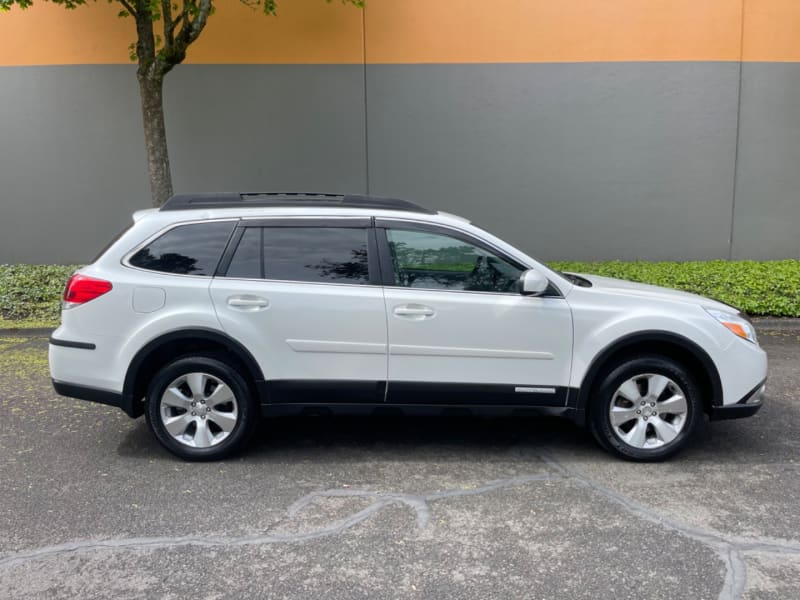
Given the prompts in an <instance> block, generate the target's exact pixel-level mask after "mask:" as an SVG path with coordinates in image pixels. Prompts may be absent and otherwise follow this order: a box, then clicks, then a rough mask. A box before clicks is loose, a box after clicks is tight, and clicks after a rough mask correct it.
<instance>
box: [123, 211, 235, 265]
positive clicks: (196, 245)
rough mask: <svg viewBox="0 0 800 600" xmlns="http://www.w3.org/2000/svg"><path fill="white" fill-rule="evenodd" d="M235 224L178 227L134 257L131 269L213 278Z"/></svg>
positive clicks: (201, 224) (227, 222)
mask: <svg viewBox="0 0 800 600" xmlns="http://www.w3.org/2000/svg"><path fill="white" fill-rule="evenodd" d="M235 225H236V222H235V221H226V222H214V223H193V224H191V225H179V226H178V227H175V228H173V229H170V230H169V231H167V232H166V233H165V234H164V235H162V236H161V237H159V238H158V239H156V240H154V241H152V242H150V243H149V244H148V245H147V246H145V247H144V248H142V249H141V250H139V251H138V252H137V253H136V254H134V255H133V256H132V257H131V258H130V260H128V262H129V263H130V265H131V266H133V267H139V268H140V269H149V270H151V271H161V272H162V273H175V274H178V275H213V274H214V271H215V270H216V268H217V263H218V262H219V259H220V257H221V256H222V252H223V251H224V250H225V245H226V244H227V243H228V238H230V236H231V232H232V231H233V228H234V226H235Z"/></svg>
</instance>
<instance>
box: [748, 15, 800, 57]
mask: <svg viewBox="0 0 800 600" xmlns="http://www.w3.org/2000/svg"><path fill="white" fill-rule="evenodd" d="M744 15H745V19H744V52H743V59H744V60H746V61H769V62H800V0H744Z"/></svg>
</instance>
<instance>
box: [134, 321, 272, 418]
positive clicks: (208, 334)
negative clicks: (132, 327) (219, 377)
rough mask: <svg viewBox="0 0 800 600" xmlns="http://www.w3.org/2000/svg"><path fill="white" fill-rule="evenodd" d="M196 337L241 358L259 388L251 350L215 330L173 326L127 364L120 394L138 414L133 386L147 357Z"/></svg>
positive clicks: (259, 375) (259, 376)
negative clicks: (219, 346) (171, 329)
mask: <svg viewBox="0 0 800 600" xmlns="http://www.w3.org/2000/svg"><path fill="white" fill-rule="evenodd" d="M198 339H199V340H203V341H210V342H215V343H218V344H220V345H222V346H224V347H225V348H226V349H227V350H229V351H230V352H232V353H233V354H234V355H236V357H237V358H238V359H239V360H241V361H242V363H243V364H244V366H245V367H246V368H247V370H248V374H249V375H250V377H251V378H252V380H253V383H254V384H255V386H256V388H257V389H260V387H261V385H262V382H263V381H264V374H263V372H262V370H261V367H260V366H259V365H258V362H257V361H256V359H255V358H254V357H253V355H252V354H251V353H250V351H249V350H248V349H247V348H245V347H244V345H243V344H241V343H240V342H238V341H237V340H235V339H234V338H232V337H231V336H229V335H227V334H225V333H222V332H220V331H216V330H214V329H207V328H204V327H192V328H183V329H175V330H173V331H169V332H167V333H163V334H161V335H159V336H158V337H156V338H153V339H152V340H150V341H149V342H147V343H146V344H145V345H144V346H142V347H141V348H140V349H139V350H138V351H137V352H136V354H135V355H134V357H133V360H131V362H130V364H129V365H128V370H127V371H126V373H125V383H124V384H123V387H122V396H123V398H124V399H125V400H126V401H129V402H130V404H131V406H132V407H133V410H134V412H136V413H137V414H136V416H140V415H141V414H143V409H142V407H141V406H140V404H141V403H140V402H136V399H135V398H134V386H135V385H136V380H137V379H138V376H139V372H140V370H141V368H142V366H143V364H144V362H145V361H146V360H147V358H148V357H150V355H151V354H152V353H153V352H155V351H157V350H158V349H159V348H160V347H162V346H164V345H165V344H168V343H171V342H177V341H191V340H198Z"/></svg>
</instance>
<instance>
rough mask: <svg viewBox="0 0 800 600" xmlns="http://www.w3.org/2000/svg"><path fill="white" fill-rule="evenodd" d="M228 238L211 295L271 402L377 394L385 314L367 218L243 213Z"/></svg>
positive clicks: (376, 398)
mask: <svg viewBox="0 0 800 600" xmlns="http://www.w3.org/2000/svg"><path fill="white" fill-rule="evenodd" d="M234 243H237V246H236V249H235V251H234V252H233V253H232V254H231V253H230V252H228V253H226V258H225V259H223V264H222V265H221V271H222V272H221V273H220V274H219V275H218V276H217V277H215V278H214V280H213V282H212V284H211V297H212V299H213V302H214V307H215V309H216V311H217V315H218V317H219V320H220V322H221V324H222V327H223V328H224V330H225V331H226V332H227V333H229V334H230V335H231V336H232V337H233V338H235V339H237V340H239V341H240V342H241V343H242V344H243V345H244V346H245V347H247V348H249V349H250V350H251V352H252V353H253V355H254V357H255V359H256V360H257V361H258V363H259V365H260V366H261V369H262V371H263V373H264V378H265V379H266V381H267V384H266V386H267V399H268V401H269V402H270V403H286V402H300V403H318V402H322V403H329V402H348V403H350V402H356V403H357V402H383V400H384V396H385V382H386V370H387V365H386V312H385V307H384V302H383V290H382V287H381V286H380V280H379V274H378V267H377V262H376V261H375V259H374V258H373V257H372V256H371V254H372V253H374V230H373V229H372V226H371V222H370V220H369V219H356V218H353V219H347V218H338V219H326V220H323V221H321V220H319V219H316V220H314V219H300V218H297V219H264V220H258V221H247V220H245V221H242V222H241V224H240V226H239V228H238V230H237V232H236V233H235V234H234ZM226 263H228V264H226ZM220 275H221V276H220Z"/></svg>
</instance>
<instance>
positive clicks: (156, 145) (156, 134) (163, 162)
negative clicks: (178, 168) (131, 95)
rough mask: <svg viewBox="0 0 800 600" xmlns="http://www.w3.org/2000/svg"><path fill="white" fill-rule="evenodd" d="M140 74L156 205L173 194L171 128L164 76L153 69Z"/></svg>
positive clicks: (154, 203) (143, 118)
mask: <svg viewBox="0 0 800 600" xmlns="http://www.w3.org/2000/svg"><path fill="white" fill-rule="evenodd" d="M154 70H155V69H152V70H148V71H150V72H146V73H141V72H140V73H139V77H138V79H139V94H140V96H141V98H142V120H143V121H144V144H145V148H146V149H147V168H148V171H149V173H150V192H151V195H152V198H153V206H156V207H158V206H161V205H162V204H163V203H164V202H166V200H167V199H168V198H169V197H170V196H172V174H171V172H170V169H169V151H168V150H167V130H166V128H165V127H164V97H163V90H164V76H163V75H162V74H161V73H158V72H155V73H154V72H153V71H154Z"/></svg>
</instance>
